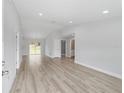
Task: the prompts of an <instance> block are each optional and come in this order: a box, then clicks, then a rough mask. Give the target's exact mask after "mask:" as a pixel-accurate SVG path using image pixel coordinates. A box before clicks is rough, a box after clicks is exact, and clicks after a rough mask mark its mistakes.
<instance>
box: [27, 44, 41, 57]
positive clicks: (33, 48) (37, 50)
mask: <svg viewBox="0 0 124 93" xmlns="http://www.w3.org/2000/svg"><path fill="white" fill-rule="evenodd" d="M29 54H30V55H41V45H40V42H34V43H31V44H29Z"/></svg>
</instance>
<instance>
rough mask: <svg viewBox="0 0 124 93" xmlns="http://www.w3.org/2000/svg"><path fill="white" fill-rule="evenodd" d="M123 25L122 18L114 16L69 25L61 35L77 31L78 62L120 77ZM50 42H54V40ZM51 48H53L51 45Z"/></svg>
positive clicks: (76, 52) (76, 51)
mask: <svg viewBox="0 0 124 93" xmlns="http://www.w3.org/2000/svg"><path fill="white" fill-rule="evenodd" d="M121 25H122V24H121V18H113V19H108V20H103V21H97V22H92V23H86V24H82V25H80V26H72V27H68V28H65V29H64V30H63V31H61V35H62V36H67V35H71V34H73V33H75V45H76V47H75V62H76V63H78V64H82V65H85V66H88V67H92V68H94V69H97V70H100V71H102V72H105V73H108V74H111V75H113V76H116V77H119V78H120V77H121V75H122V71H121V69H122V67H121V65H122V62H121V32H122V29H121ZM50 40H51V39H50ZM49 44H50V45H51V44H53V43H52V41H50V43H49ZM49 48H51V50H52V49H53V47H51V46H50V47H49Z"/></svg>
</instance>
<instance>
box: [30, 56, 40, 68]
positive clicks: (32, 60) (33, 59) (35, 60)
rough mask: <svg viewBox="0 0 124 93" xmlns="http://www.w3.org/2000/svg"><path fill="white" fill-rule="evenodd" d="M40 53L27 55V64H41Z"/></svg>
mask: <svg viewBox="0 0 124 93" xmlns="http://www.w3.org/2000/svg"><path fill="white" fill-rule="evenodd" d="M41 59H42V57H41V55H29V62H30V63H29V64H30V65H31V66H36V65H40V64H41Z"/></svg>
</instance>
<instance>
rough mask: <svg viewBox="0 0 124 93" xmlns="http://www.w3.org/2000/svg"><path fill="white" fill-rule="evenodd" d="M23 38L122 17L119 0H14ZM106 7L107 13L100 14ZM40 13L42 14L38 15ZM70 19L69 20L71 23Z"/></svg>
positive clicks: (40, 36) (43, 36) (42, 35)
mask: <svg viewBox="0 0 124 93" xmlns="http://www.w3.org/2000/svg"><path fill="white" fill-rule="evenodd" d="M13 1H14V3H15V5H16V7H17V10H18V12H19V14H20V17H21V22H22V28H23V32H24V35H25V37H28V38H45V37H46V36H47V35H48V34H49V33H50V32H51V31H57V30H60V29H61V28H63V27H65V26H69V25H75V24H81V23H85V22H90V21H96V20H101V19H105V18H111V17H116V16H121V0H13ZM104 10H109V11H110V13H108V14H102V11H104ZM39 13H43V15H42V16H39ZM69 21H72V23H71V24H70V23H69Z"/></svg>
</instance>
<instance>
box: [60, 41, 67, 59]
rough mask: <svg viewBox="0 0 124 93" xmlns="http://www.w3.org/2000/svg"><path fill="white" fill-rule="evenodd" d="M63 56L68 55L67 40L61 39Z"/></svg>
mask: <svg viewBox="0 0 124 93" xmlns="http://www.w3.org/2000/svg"><path fill="white" fill-rule="evenodd" d="M61 57H62V58H65V57H66V40H61Z"/></svg>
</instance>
